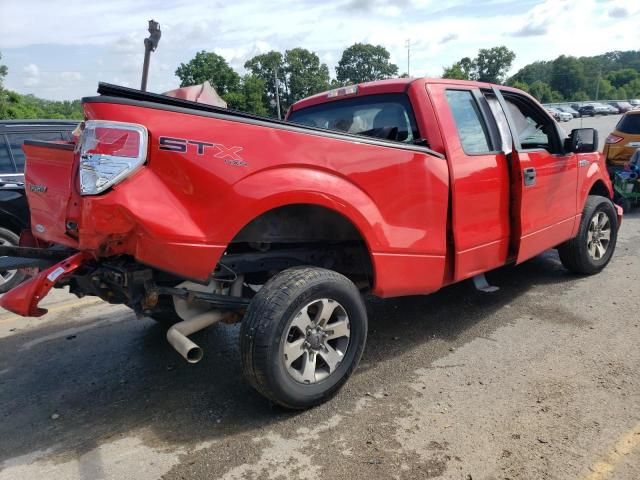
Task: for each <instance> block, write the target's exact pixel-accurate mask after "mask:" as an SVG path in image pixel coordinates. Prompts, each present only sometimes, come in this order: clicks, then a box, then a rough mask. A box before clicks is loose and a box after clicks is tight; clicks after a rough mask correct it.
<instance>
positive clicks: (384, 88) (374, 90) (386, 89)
mask: <svg viewBox="0 0 640 480" xmlns="http://www.w3.org/2000/svg"><path fill="white" fill-rule="evenodd" d="M417 81H420V82H423V83H425V84H428V83H447V84H452V85H460V86H465V87H470V86H472V87H481V88H491V87H492V86H493V85H492V84H491V83H486V82H477V81H473V80H453V79H450V78H428V77H419V78H391V79H388V80H377V81H374V82H366V83H358V84H356V85H348V86H344V87H339V88H336V89H333V90H327V91H325V92H321V93H317V94H315V95H312V96H310V97H307V98H303V99H302V100H298V101H297V102H295V103H294V104H293V105H291V109H290V110H291V111H295V110H300V109H302V108H307V107H311V106H313V105H319V104H321V103H328V102H335V101H338V100H343V99H344V98H345V95H339V94H338V95H336V96H333V97H329V96H328V95H329V93H330V92H336V93H337V92H339V91H340V90H341V89H345V88H348V87H352V86H356V87H357V89H358V91H357V93H356V94H349V95H348V96H349V97H355V96H364V95H376V94H383V93H402V92H405V91H407V89H408V88H409V86H410V85H411V84H412V83H414V82H417ZM500 88H502V89H507V90H512V88H511V87H507V86H504V85H500Z"/></svg>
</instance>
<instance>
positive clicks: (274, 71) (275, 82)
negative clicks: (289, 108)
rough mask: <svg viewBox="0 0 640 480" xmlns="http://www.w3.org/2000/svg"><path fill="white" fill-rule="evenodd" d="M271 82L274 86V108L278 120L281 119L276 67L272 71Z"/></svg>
mask: <svg viewBox="0 0 640 480" xmlns="http://www.w3.org/2000/svg"><path fill="white" fill-rule="evenodd" d="M273 82H274V84H275V86H276V108H277V109H278V120H280V119H281V116H280V94H279V93H278V86H279V85H278V84H279V83H280V81H279V80H278V67H276V68H274V70H273Z"/></svg>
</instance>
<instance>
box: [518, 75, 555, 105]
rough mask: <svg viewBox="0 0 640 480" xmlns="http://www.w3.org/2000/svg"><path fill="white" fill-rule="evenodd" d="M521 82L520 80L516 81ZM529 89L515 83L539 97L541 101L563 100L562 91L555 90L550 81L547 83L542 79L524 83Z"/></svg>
mask: <svg viewBox="0 0 640 480" xmlns="http://www.w3.org/2000/svg"><path fill="white" fill-rule="evenodd" d="M516 83H519V82H516ZM524 85H525V86H526V87H527V89H524V88H522V87H519V86H516V85H514V87H516V88H520V89H521V90H525V91H528V92H529V93H530V94H531V95H533V96H534V97H535V98H537V99H538V101H539V102H541V103H552V102H561V101H562V94H560V92H558V91H556V90H553V89H552V88H551V86H550V85H549V84H548V83H545V82H543V81H541V80H536V81H535V82H533V83H532V84H531V85H527V84H524Z"/></svg>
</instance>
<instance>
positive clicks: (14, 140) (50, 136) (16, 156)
mask: <svg viewBox="0 0 640 480" xmlns="http://www.w3.org/2000/svg"><path fill="white" fill-rule="evenodd" d="M7 137H8V139H9V147H10V148H11V153H12V154H13V161H14V162H15V164H16V168H17V169H18V172H23V171H24V151H23V150H22V144H23V143H24V141H25V140H44V141H53V140H62V135H61V133H60V132H35V133H12V134H9V135H7Z"/></svg>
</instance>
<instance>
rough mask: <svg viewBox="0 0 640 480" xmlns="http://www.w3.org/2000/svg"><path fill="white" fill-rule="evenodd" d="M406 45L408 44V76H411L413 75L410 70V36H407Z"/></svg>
mask: <svg viewBox="0 0 640 480" xmlns="http://www.w3.org/2000/svg"><path fill="white" fill-rule="evenodd" d="M406 45H407V77H410V76H411V70H410V67H411V39H410V38H407V42H406Z"/></svg>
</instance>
